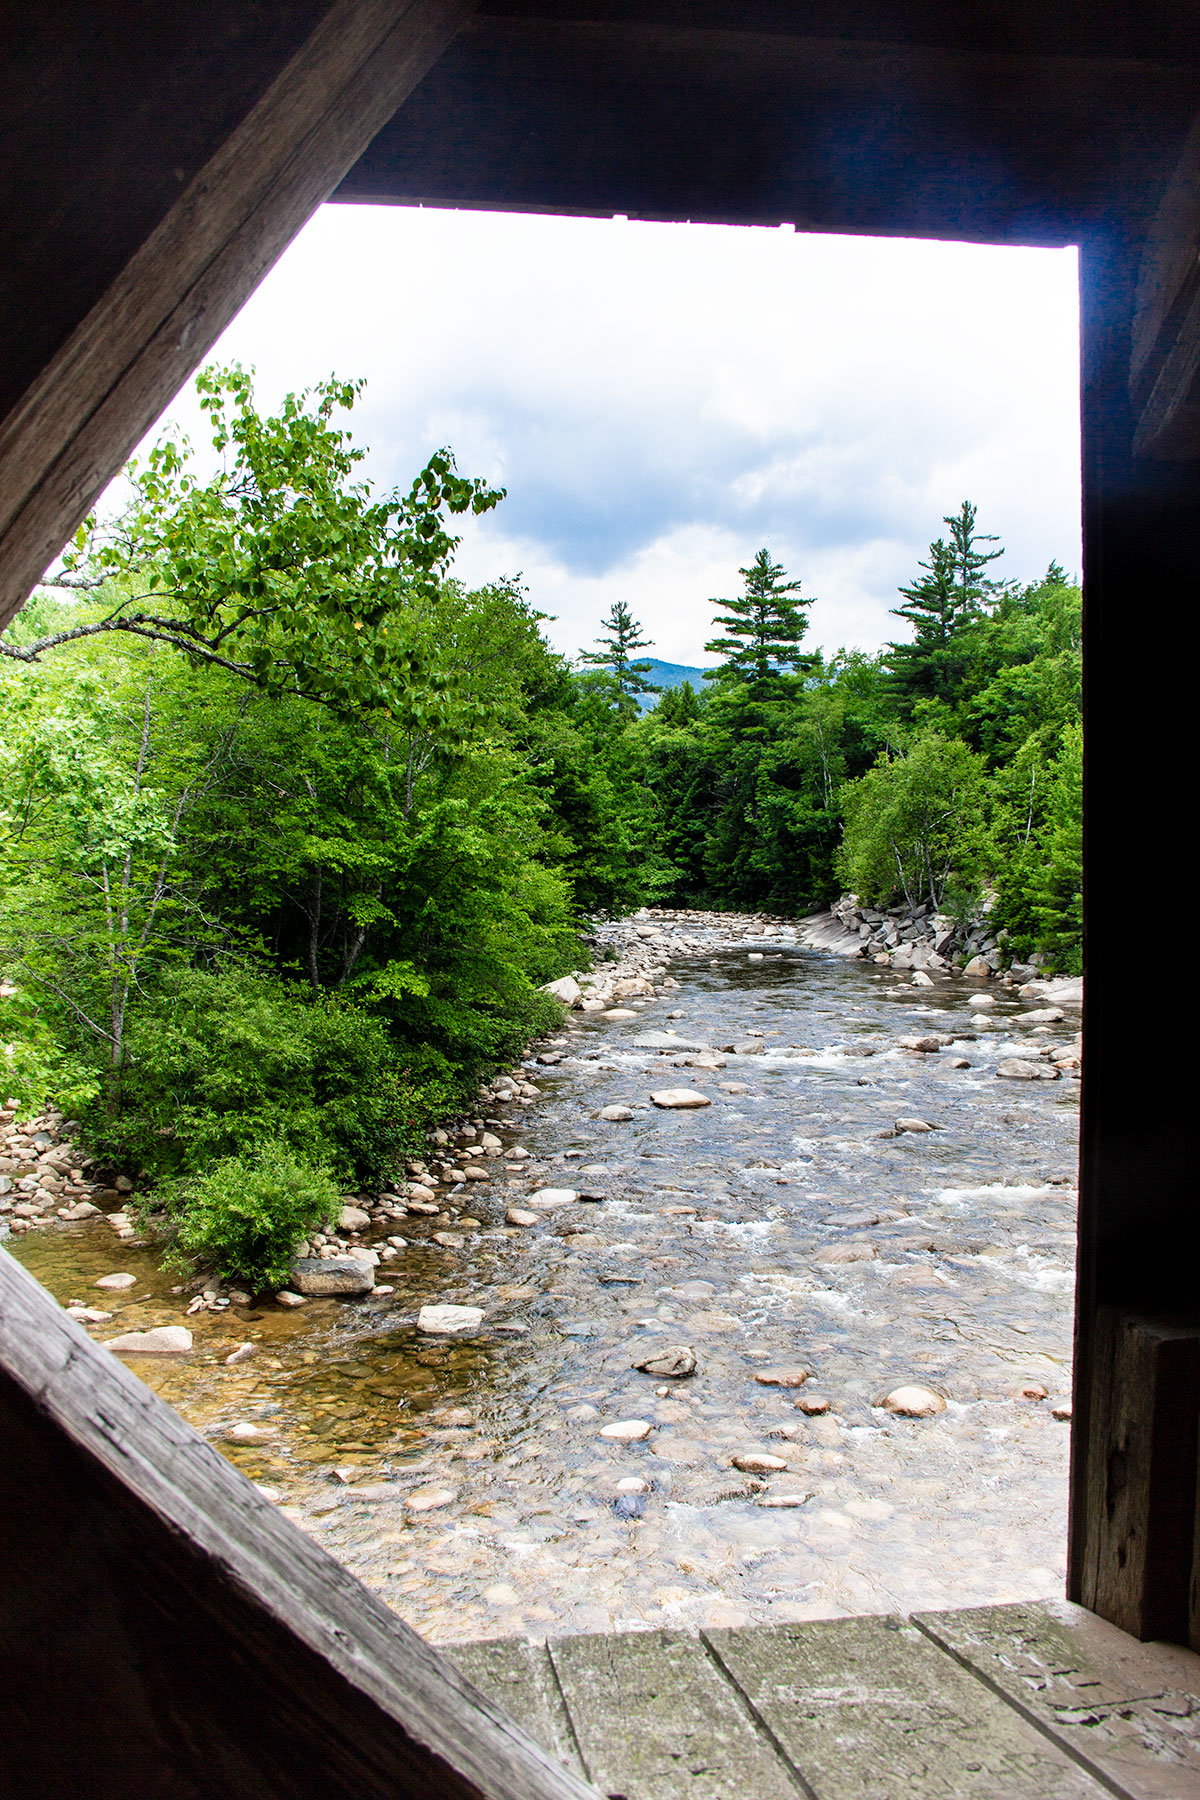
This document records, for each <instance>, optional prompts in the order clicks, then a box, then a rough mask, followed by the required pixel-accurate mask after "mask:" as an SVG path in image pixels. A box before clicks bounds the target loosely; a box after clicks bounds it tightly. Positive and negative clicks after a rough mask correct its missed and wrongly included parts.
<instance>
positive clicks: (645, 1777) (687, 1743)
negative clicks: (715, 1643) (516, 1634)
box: [550, 1631, 805, 1800]
mask: <svg viewBox="0 0 1200 1800" xmlns="http://www.w3.org/2000/svg"><path fill="white" fill-rule="evenodd" d="M550 1655H551V1658H552V1659H553V1663H554V1667H555V1670H556V1672H557V1674H558V1679H559V1682H560V1684H561V1687H562V1692H563V1697H564V1699H565V1700H566V1703H567V1707H568V1710H569V1712H570V1715H571V1722H572V1724H573V1726H574V1729H575V1736H576V1740H577V1742H578V1744H579V1749H580V1754H581V1755H582V1757H583V1762H584V1766H585V1768H586V1769H587V1772H588V1774H589V1775H590V1777H591V1779H592V1781H593V1782H594V1783H595V1784H596V1786H597V1787H598V1788H600V1789H601V1790H602V1792H603V1793H605V1794H606V1795H609V1796H611V1797H613V1800H616V1797H617V1796H621V1797H622V1800H747V1797H748V1796H750V1795H753V1796H754V1800H797V1797H798V1796H799V1795H803V1794H804V1792H805V1789H804V1788H803V1787H802V1786H800V1784H799V1783H798V1782H797V1781H796V1779H795V1777H794V1775H793V1774H792V1773H791V1772H790V1770H789V1769H788V1767H787V1764H786V1763H785V1762H784V1761H783V1760H782V1759H781V1758H780V1757H779V1756H778V1755H777V1754H776V1751H775V1749H774V1747H773V1746H772V1744H771V1743H770V1741H769V1739H768V1737H767V1735H766V1734H765V1733H764V1732H763V1731H762V1730H761V1729H760V1728H759V1727H758V1725H757V1724H756V1722H755V1721H754V1720H753V1718H752V1717H751V1715H750V1713H749V1712H748V1710H747V1708H746V1707H745V1705H744V1703H743V1702H742V1700H741V1698H740V1697H739V1695H738V1694H737V1693H736V1692H735V1690H734V1689H733V1688H732V1687H731V1686H730V1685H729V1683H728V1682H727V1681H726V1680H725V1679H724V1677H723V1676H722V1674H721V1672H720V1671H719V1670H718V1668H717V1667H716V1666H715V1665H714V1663H713V1662H712V1660H711V1658H710V1657H709V1656H708V1655H707V1653H706V1651H705V1649H704V1646H703V1644H702V1643H701V1642H700V1640H699V1639H698V1638H694V1637H689V1636H685V1635H684V1634H683V1633H681V1632H666V1631H639V1632H622V1633H615V1634H614V1635H612V1636H609V1637H573V1638H556V1639H554V1640H553V1641H552V1642H551V1644H550Z"/></svg>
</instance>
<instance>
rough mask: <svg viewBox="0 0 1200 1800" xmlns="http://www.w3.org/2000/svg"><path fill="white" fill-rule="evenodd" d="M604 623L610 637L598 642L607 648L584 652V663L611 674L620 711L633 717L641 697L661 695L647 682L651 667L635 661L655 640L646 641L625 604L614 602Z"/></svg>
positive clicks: (636, 621) (582, 659) (640, 628)
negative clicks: (641, 695)
mask: <svg viewBox="0 0 1200 1800" xmlns="http://www.w3.org/2000/svg"><path fill="white" fill-rule="evenodd" d="M600 623H601V625H602V626H604V625H607V627H608V635H607V636H605V634H604V633H603V632H601V634H600V636H599V637H598V638H597V639H596V640H595V641H596V642H597V643H598V644H601V645H603V649H600V650H581V651H580V653H579V657H580V661H581V662H585V663H591V664H593V665H594V666H596V667H597V668H602V669H607V670H608V671H609V673H610V674H611V676H612V679H613V681H614V682H615V684H616V689H617V710H618V711H619V712H621V713H624V714H625V715H626V716H627V717H632V715H633V714H634V713H636V712H637V710H638V704H637V697H638V695H639V694H657V693H659V692H660V691H661V690H660V689H659V688H656V687H654V686H652V685H651V683H650V682H648V681H647V680H646V676H647V675H648V674H649V673H650V668H651V664H650V663H648V662H635V661H634V657H635V656H636V653H637V652H638V651H639V650H649V649H651V648H652V646H653V642H654V640H653V638H644V637H642V635H641V630H642V627H641V625H640V624H639V622H638V620H637V619H635V618H634V616H633V614H632V613H631V612H630V610H629V608H628V606H627V605H626V603H625V601H624V600H614V601H613V604H612V610H611V611H610V613H609V615H608V617H607V619H602V620H601V621H600Z"/></svg>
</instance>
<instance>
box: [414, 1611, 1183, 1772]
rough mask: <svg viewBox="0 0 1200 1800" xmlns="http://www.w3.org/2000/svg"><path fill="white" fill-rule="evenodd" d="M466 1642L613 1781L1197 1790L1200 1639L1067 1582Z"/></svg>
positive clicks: (540, 1729) (485, 1674)
mask: <svg viewBox="0 0 1200 1800" xmlns="http://www.w3.org/2000/svg"><path fill="white" fill-rule="evenodd" d="M449 1655H450V1657H451V1659H452V1660H454V1661H456V1662H457V1663H458V1664H459V1666H460V1668H461V1670H462V1672H463V1673H464V1674H465V1675H466V1676H467V1677H468V1678H469V1679H470V1680H471V1681H472V1682H473V1683H474V1684H475V1685H476V1686H477V1687H479V1688H480V1689H482V1690H483V1691H484V1692H485V1693H486V1694H488V1695H489V1696H490V1697H491V1698H493V1699H494V1700H497V1701H499V1702H501V1703H502V1704H503V1705H504V1706H505V1707H506V1708H507V1710H508V1711H509V1712H510V1713H511V1714H512V1715H513V1717H514V1718H515V1719H516V1720H517V1721H518V1722H519V1723H520V1724H521V1725H523V1726H524V1727H525V1729H526V1730H527V1731H528V1732H529V1733H530V1735H531V1736H533V1737H534V1738H535V1739H537V1740H538V1741H539V1742H541V1743H542V1745H543V1746H544V1747H545V1748H546V1749H547V1750H552V1751H553V1752H554V1754H555V1755H557V1756H559V1757H560V1758H561V1759H562V1760H563V1761H564V1762H565V1763H566V1764H567V1765H568V1766H569V1767H570V1768H571V1769H572V1770H573V1771H574V1772H576V1773H577V1774H581V1775H583V1776H584V1777H585V1779H588V1780H590V1781H591V1782H592V1783H593V1784H594V1786H595V1787H596V1788H598V1789H599V1791H600V1792H601V1793H602V1794H605V1795H607V1796H609V1797H610V1800H796V1796H805V1797H807V1800H901V1796H903V1800H914V1797H917V1796H919V1797H920V1800H942V1797H945V1800H950V1797H953V1800H960V1797H961V1800H1102V1797H1103V1796H1107V1795H1117V1796H1118V1797H1119V1800H1200V1657H1197V1656H1194V1655H1193V1654H1192V1653H1191V1652H1190V1651H1187V1650H1182V1649H1176V1648H1175V1647H1173V1646H1170V1645H1156V1644H1139V1643H1137V1642H1136V1641H1135V1640H1134V1639H1132V1638H1129V1637H1126V1636H1125V1634H1124V1633H1123V1632H1120V1631H1117V1630H1116V1629H1115V1628H1114V1627H1113V1626H1110V1625H1106V1624H1105V1623H1104V1622H1103V1621H1102V1620H1100V1619H1097V1618H1095V1617H1094V1616H1093V1615H1092V1614H1091V1613H1086V1612H1084V1611H1083V1609H1082V1608H1080V1607H1073V1606H1070V1605H1068V1604H1067V1603H1066V1602H1065V1601H1064V1602H1062V1603H1055V1602H1046V1603H1041V1604H1037V1605H1023V1606H996V1607H977V1608H972V1609H969V1610H965V1611H960V1612H944V1613H929V1614H922V1615H919V1616H918V1617H917V1618H914V1619H904V1618H882V1617H872V1618H860V1619H830V1620H820V1621H816V1622H813V1623H809V1624H797V1625H778V1626H772V1625H764V1626H750V1627H747V1628H745V1629H742V1630H736V1631H712V1632H707V1633H703V1634H701V1636H699V1637H696V1636H693V1635H691V1634H688V1633H685V1632H666V1631H646V1632H624V1633H617V1634H613V1635H611V1636H609V1635H605V1636H594V1637H593V1636H583V1637H568V1638H556V1639H552V1640H551V1641H550V1643H549V1644H547V1645H545V1646H541V1645H534V1644H528V1643H525V1642H524V1641H523V1640H519V1639H501V1640H496V1641H495V1642H492V1643H487V1644H473V1645H463V1646H458V1647H457V1648H453V1649H451V1650H450V1652H449Z"/></svg>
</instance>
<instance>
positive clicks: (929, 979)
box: [912, 969, 933, 988]
mask: <svg viewBox="0 0 1200 1800" xmlns="http://www.w3.org/2000/svg"><path fill="white" fill-rule="evenodd" d="M912 984H913V986H914V987H921V988H927V987H932V986H933V976H932V975H927V974H926V973H925V971H924V969H915V970H914V971H913V978H912Z"/></svg>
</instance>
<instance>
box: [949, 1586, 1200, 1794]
mask: <svg viewBox="0 0 1200 1800" xmlns="http://www.w3.org/2000/svg"><path fill="white" fill-rule="evenodd" d="M914 1623H916V1624H917V1625H919V1626H920V1628H921V1630H922V1631H925V1632H927V1633H928V1634H929V1636H930V1637H931V1638H932V1639H933V1641H934V1642H935V1643H937V1644H939V1645H941V1646H942V1648H943V1649H945V1650H947V1651H949V1652H950V1654H951V1655H953V1656H955V1657H956V1658H957V1659H958V1660H959V1661H960V1662H962V1663H963V1664H964V1665H965V1666H966V1667H967V1668H970V1669H972V1670H974V1671H975V1672H976V1673H977V1674H978V1675H979V1676H980V1678H981V1679H982V1680H984V1681H986V1682H987V1683H988V1685H989V1686H991V1687H993V1688H994V1689H995V1690H996V1691H997V1692H998V1693H1000V1694H1002V1695H1003V1696H1004V1698H1005V1699H1006V1700H1007V1701H1008V1702H1009V1704H1010V1705H1012V1706H1015V1707H1016V1708H1017V1709H1018V1710H1019V1711H1020V1712H1022V1713H1023V1714H1024V1716H1025V1717H1026V1718H1027V1719H1029V1720H1030V1721H1031V1723H1033V1724H1035V1725H1036V1726H1037V1727H1038V1728H1039V1729H1040V1730H1042V1731H1044V1732H1045V1733H1046V1734H1047V1736H1049V1737H1050V1738H1051V1739H1052V1740H1053V1741H1055V1742H1057V1743H1059V1744H1061V1745H1062V1747H1063V1748H1064V1749H1065V1750H1066V1751H1067V1752H1068V1754H1070V1755H1071V1756H1073V1757H1074V1758H1075V1760H1076V1761H1077V1762H1079V1763H1081V1764H1082V1765H1083V1766H1084V1767H1086V1768H1089V1769H1090V1770H1091V1771H1092V1772H1093V1773H1094V1774H1095V1775H1097V1776H1098V1777H1099V1778H1100V1779H1102V1780H1105V1781H1107V1782H1110V1783H1111V1784H1112V1785H1113V1787H1114V1789H1115V1790H1116V1791H1118V1792H1120V1793H1122V1794H1131V1795H1136V1796H1138V1800H1195V1796H1197V1795H1200V1656H1196V1655H1194V1654H1193V1653H1192V1652H1191V1651H1189V1650H1184V1649H1182V1648H1181V1647H1179V1646H1178V1645H1174V1644H1138V1643H1136V1642H1135V1641H1134V1640H1133V1639H1131V1638H1129V1637H1128V1636H1126V1634H1125V1633H1124V1632H1122V1631H1118V1630H1117V1628H1116V1627H1115V1626H1114V1625H1109V1624H1108V1623H1107V1622H1106V1621H1105V1620H1104V1619H1099V1618H1097V1617H1096V1615H1095V1614H1094V1613H1090V1612H1086V1611H1085V1610H1084V1609H1083V1607H1081V1606H1073V1605H1072V1604H1071V1603H1070V1602H1069V1601H1067V1600H1061V1601H1042V1602H1040V1603H1039V1604H1037V1605H1028V1606H981V1607H971V1608H967V1609H964V1610H962V1611H954V1612H940V1613H921V1614H917V1615H916V1616H915V1619H914Z"/></svg>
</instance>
